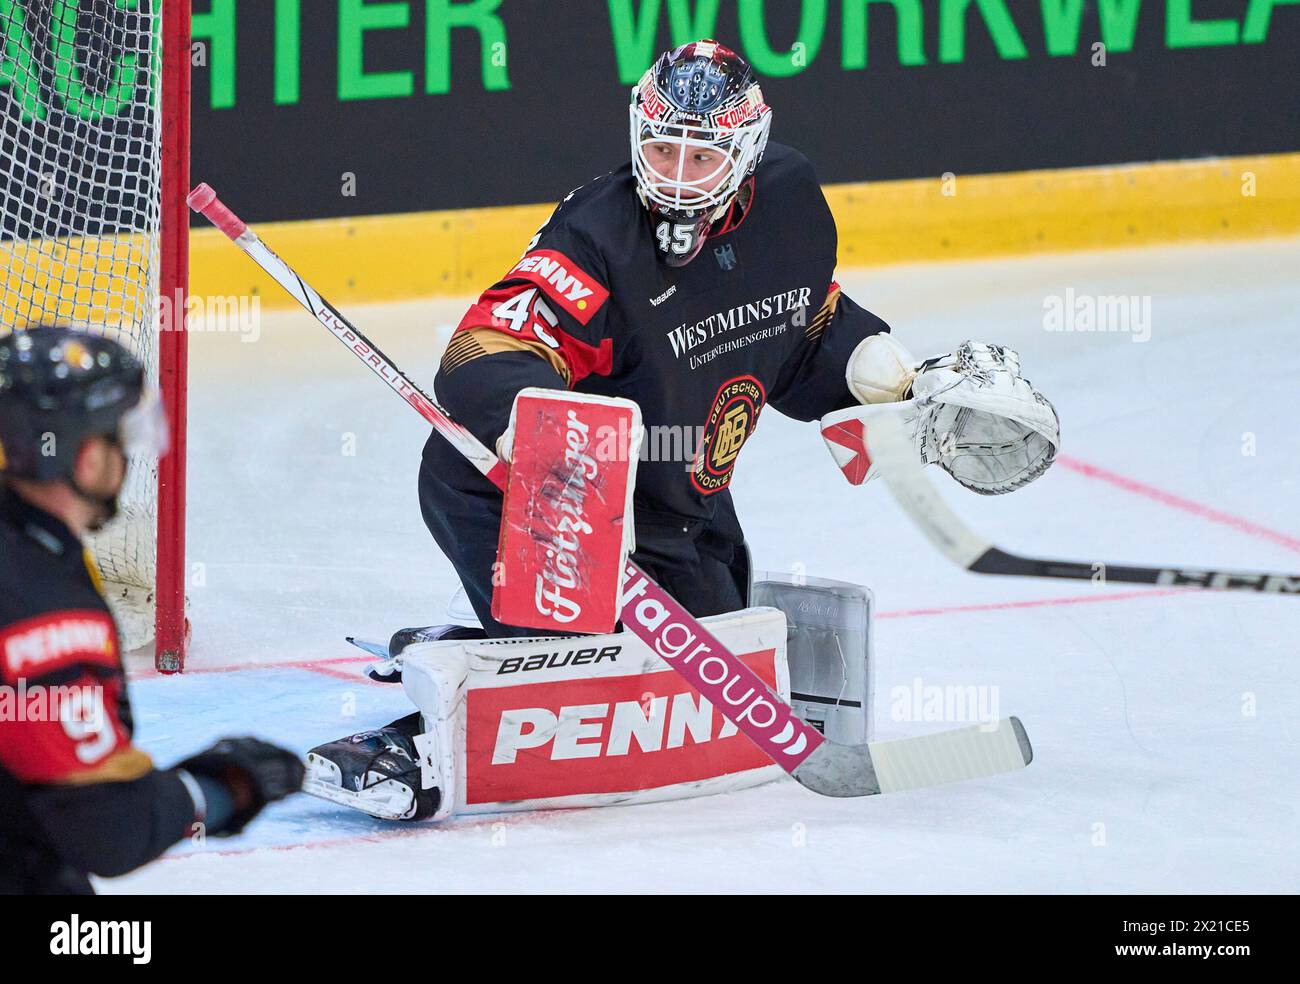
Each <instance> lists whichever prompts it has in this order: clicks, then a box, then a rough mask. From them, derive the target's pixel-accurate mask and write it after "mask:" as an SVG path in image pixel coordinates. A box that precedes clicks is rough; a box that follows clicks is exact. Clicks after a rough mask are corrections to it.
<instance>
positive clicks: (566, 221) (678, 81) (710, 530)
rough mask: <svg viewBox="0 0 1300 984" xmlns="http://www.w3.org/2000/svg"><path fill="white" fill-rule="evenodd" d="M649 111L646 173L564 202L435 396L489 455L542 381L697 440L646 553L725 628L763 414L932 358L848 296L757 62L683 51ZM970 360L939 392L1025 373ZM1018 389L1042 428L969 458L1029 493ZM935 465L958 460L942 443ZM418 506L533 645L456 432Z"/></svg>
mask: <svg viewBox="0 0 1300 984" xmlns="http://www.w3.org/2000/svg"><path fill="white" fill-rule="evenodd" d="M629 116H630V126H631V151H632V160H631V162H630V163H629V164H626V165H624V166H623V167H621V168H619V169H618V170H616V171H612V172H610V173H609V174H606V175H604V176H603V177H599V178H597V179H595V180H594V181H592V182H590V183H588V184H586V185H584V186H583V187H581V188H579V189H577V190H576V191H573V192H571V193H570V194H569V195H568V196H567V197H566V198H565V199H564V201H563V202H562V203H561V204H560V206H559V207H558V208H557V209H556V210H555V213H554V214H553V215H552V216H551V218H550V220H549V221H548V222H547V223H546V225H545V226H543V227H542V229H541V231H540V232H539V233H538V234H537V235H536V236H535V237H534V238H533V241H532V242H531V243H530V244H529V245H528V249H527V250H526V252H525V254H524V258H523V259H522V260H521V261H520V262H519V263H518V264H517V265H516V266H515V267H514V269H512V270H511V271H510V272H509V273H507V274H506V276H505V277H503V278H502V279H501V280H500V281H498V282H497V283H495V284H493V285H492V286H491V287H490V288H489V289H488V290H487V291H485V292H484V293H483V295H482V296H481V297H480V298H479V300H478V302H477V303H475V304H474V305H473V306H472V307H471V308H470V309H469V311H468V312H467V313H466V314H465V316H464V318H463V319H462V320H461V322H460V325H459V326H458V328H457V329H456V332H455V334H454V335H453V337H452V340H451V343H450V345H449V346H448V348H447V351H446V354H445V356H444V358H443V361H442V367H441V370H440V372H439V373H438V376H437V378H436V380H435V382H434V386H435V392H436V395H437V398H438V400H439V402H440V403H441V404H442V405H443V406H445V407H446V408H447V409H448V410H449V411H450V412H451V414H452V416H453V417H454V418H455V419H456V420H458V421H460V422H461V423H463V424H464V425H466V426H467V427H469V429H470V430H471V431H473V432H474V434H475V435H476V436H477V437H478V438H479V439H480V440H482V441H483V442H485V443H486V444H488V445H489V446H492V445H493V444H494V443H495V442H496V441H497V440H498V439H499V438H500V437H501V436H502V434H503V433H504V432H505V430H506V429H507V426H508V423H509V417H510V410H511V404H512V401H513V399H514V397H515V394H516V393H518V392H519V390H521V389H523V388H524V387H526V386H536V387H543V388H548V389H568V390H575V391H579V392H584V393H594V394H601V395H607V396H621V397H626V398H629V399H631V400H634V401H636V403H637V404H638V405H639V406H640V408H641V414H642V418H643V421H644V424H645V427H646V430H647V434H648V435H649V438H650V439H654V438H655V436H656V435H657V434H665V433H666V434H671V435H677V434H689V435H692V436H695V435H699V436H700V439H699V441H698V442H697V443H698V446H697V447H693V448H689V449H688V455H689V458H688V461H686V462H685V463H683V462H682V461H681V460H657V457H656V456H645V455H644V454H643V457H642V459H641V461H640V462H639V464H638V471H637V476H636V497H635V513H636V542H637V547H638V550H637V553H636V554H635V555H634V559H635V560H636V561H637V562H638V563H639V564H641V565H642V567H643V568H644V569H645V570H646V571H647V572H648V573H649V574H650V575H651V576H652V577H654V578H656V579H657V580H658V581H659V583H660V584H662V585H663V586H664V587H666V588H667V589H668V590H669V591H670V592H671V593H672V594H673V595H674V596H675V597H676V598H678V599H679V600H680V601H681V602H682V604H684V605H685V606H686V607H687V608H688V609H690V610H691V612H692V613H694V614H696V615H711V614H715V613H718V612H723V611H731V610H735V609H737V608H741V607H744V604H745V591H746V586H747V578H748V571H747V552H746V550H745V548H744V543H745V541H744V536H743V534H742V532H741V527H740V524H739V522H738V521H737V518H736V514H735V511H734V509H733V508H732V501H731V495H730V493H729V492H728V489H727V486H728V485H729V484H730V482H731V477H732V473H733V470H734V468H735V467H736V463H737V458H738V456H739V454H740V452H741V448H742V446H743V445H744V443H745V441H746V440H747V439H748V438H749V436H750V435H751V434H752V433H753V431H754V428H755V426H756V425H757V423H758V420H759V417H760V415H761V414H762V412H763V411H764V409H765V408H767V407H769V406H770V407H772V408H774V409H775V410H777V411H779V412H781V413H783V414H785V415H786V416H789V417H794V418H796V419H798V420H816V419H818V418H821V417H824V416H825V415H827V414H829V413H831V412H833V411H836V410H843V409H845V408H849V407H855V406H860V405H862V404H879V403H885V402H892V401H899V400H903V399H904V398H906V397H909V396H910V395H911V394H910V392H909V389H910V387H911V385H912V382H913V379H914V377H915V376H916V371H917V368H918V362H917V360H916V359H915V358H913V357H912V356H911V355H910V354H909V353H908V352H907V350H906V349H904V348H903V346H901V345H900V344H898V343H897V342H895V341H893V339H891V338H890V337H889V335H888V334H887V333H888V331H889V326H888V325H886V324H885V323H884V322H883V321H882V320H881V319H880V318H878V317H876V316H875V315H874V314H872V313H871V312H869V311H866V310H864V309H863V308H862V307H860V306H859V305H858V304H856V303H854V301H853V300H852V299H851V298H849V297H848V296H846V295H845V294H844V293H843V292H842V291H841V290H840V288H839V286H838V285H837V284H836V283H835V280H834V273H835V258H836V257H835V253H836V234H835V221H834V219H833V218H832V216H831V213H830V209H829V208H828V207H827V204H826V200H825V198H824V197H823V195H822V191H821V188H820V186H819V185H818V182H817V177H816V175H815V173H814V172H813V168H812V165H811V164H809V162H808V160H807V159H806V158H805V157H804V156H803V155H802V154H800V153H799V152H798V151H796V150H793V149H792V148H789V147H785V146H782V145H781V144H778V143H774V142H769V140H768V131H769V130H770V128H771V125H772V117H773V113H772V110H771V109H770V108H769V107H768V105H767V104H766V102H764V100H763V94H762V90H761V88H760V87H759V85H758V82H757V81H756V80H755V78H754V74H753V72H752V71H751V70H750V67H749V66H748V64H746V63H745V61H744V60H743V59H741V58H740V57H739V56H738V55H736V54H735V53H734V52H732V51H730V50H728V49H727V48H725V47H723V46H722V45H720V44H718V43H716V42H713V41H697V42H694V43H692V44H687V45H684V46H682V47H680V48H677V49H676V50H674V51H671V52H668V53H666V54H664V55H663V56H662V57H660V58H659V60H658V61H657V62H656V63H655V64H654V66H653V67H652V68H651V69H650V70H649V71H647V72H646V73H645V75H644V77H643V78H642V79H641V81H640V82H639V83H638V84H637V86H636V87H635V88H634V89H633V92H632V102H631V107H630V112H629ZM959 355H960V356H961V358H960V359H958V358H957V357H955V356H954V357H948V358H946V359H944V360H939V361H932V363H931V365H930V369H931V370H932V371H934V370H938V369H942V370H944V372H943V374H942V375H941V376H940V377H936V378H935V380H934V382H935V383H938V384H940V385H939V386H930V387H929V388H928V389H927V393H930V392H931V391H933V390H935V389H938V388H942V387H943V386H948V385H950V384H952V383H953V382H954V381H955V379H957V378H962V379H969V378H971V373H970V372H969V371H967V368H969V367H974V366H975V365H976V364H977V363H980V364H982V365H983V369H982V370H981V372H982V373H983V374H984V375H987V370H995V371H996V373H997V374H1000V376H1001V377H1002V378H1001V382H1002V384H1003V387H1004V388H1005V387H1013V386H1014V384H1015V381H1016V380H1017V379H1018V378H1019V377H1018V370H1017V367H1016V365H1015V360H1014V357H1013V354H1010V353H1006V352H1005V350H1001V349H997V348H994V347H990V346H980V345H968V346H966V347H965V348H964V349H963V350H962V351H960V352H959ZM959 362H960V363H961V366H962V367H967V368H961V367H959V365H958V363H959ZM959 369H960V371H959ZM957 388H958V389H961V387H960V386H959V387H957ZM1017 392H1018V395H1019V396H1020V398H1021V407H1022V413H1021V416H1022V417H1023V418H1024V419H1023V420H1020V421H1018V422H1013V423H1011V424H1006V421H1007V418H1006V417H1005V416H1003V417H1002V418H1001V419H1002V420H1003V422H1004V427H1008V428H1009V429H1008V430H1007V432H1006V434H1005V435H1003V437H1004V438H1007V437H1009V439H1010V440H1011V441H1012V443H1013V444H1014V445H1015V446H1014V447H1008V448H1005V449H1003V451H1002V453H1001V455H1000V458H999V462H1000V464H994V463H993V462H991V461H986V462H984V465H985V467H984V470H983V471H981V470H980V469H979V468H971V467H970V465H971V463H970V462H967V466H968V470H969V471H970V472H971V474H972V475H974V476H975V481H976V482H982V483H984V484H985V485H986V486H987V487H988V489H990V490H991V489H992V488H995V487H1002V486H1008V485H1011V484H1013V483H1015V482H1020V483H1023V482H1024V481H1027V480H1028V479H1029V478H1031V477H1033V476H1034V475H1037V474H1038V473H1040V472H1041V471H1042V470H1044V469H1045V468H1046V467H1047V465H1048V464H1049V463H1050V460H1051V455H1052V453H1054V448H1055V440H1056V437H1055V426H1056V423H1055V415H1054V413H1052V411H1051V408H1050V405H1048V404H1046V401H1042V400H1040V399H1037V398H1034V396H1033V395H1032V390H1029V389H1028V388H1027V386H1024V385H1021V386H1020V387H1019V390H1018V391H1017ZM948 396H949V397H950V398H951V397H959V396H960V394H959V393H957V392H953V391H952V390H949V391H948ZM967 402H969V401H967ZM958 403H961V400H960V399H958V400H956V401H955V402H954V403H950V404H948V405H949V407H950V408H951V407H952V406H955V405H957V404H958ZM942 405H943V404H941V403H940V402H938V401H936V402H934V403H933V404H931V405H930V406H928V407H927V408H924V412H918V421H917V422H918V424H919V425H920V426H918V441H922V440H923V439H924V438H925V436H926V434H927V433H929V432H930V431H935V433H937V434H940V435H941V434H944V433H946V434H948V435H949V437H948V439H947V442H946V444H945V446H946V447H950V448H951V449H952V450H951V451H950V452H949V453H948V454H947V455H946V457H947V459H948V461H949V462H952V461H957V460H962V459H963V458H967V457H969V456H970V454H971V453H972V452H971V451H970V450H969V449H967V447H966V446H967V445H975V444H979V443H987V441H986V440H985V438H987V437H988V436H989V435H988V434H987V433H984V432H983V431H982V430H980V429H979V428H976V429H975V430H967V431H966V432H963V433H958V432H956V430H955V429H954V428H953V427H952V426H951V424H952V423H953V422H954V421H953V420H952V419H951V418H953V417H954V415H955V411H953V410H951V409H950V410H949V412H946V413H940V412H939V410H940V407H941V406H942ZM989 405H990V406H992V405H993V404H991V403H990V404H989ZM976 409H978V406H976ZM925 418H930V419H925ZM966 426H967V428H969V427H971V426H972V425H971V424H970V422H969V421H968V422H966ZM972 438H975V439H974V440H972ZM930 443H933V444H934V446H933V447H930V446H929V444H930ZM923 453H925V454H927V455H928V456H929V457H930V458H931V459H933V460H939V456H940V455H941V454H943V452H942V450H941V448H940V447H939V442H937V441H936V442H926V447H925V448H924V449H923ZM990 469H991V470H990ZM420 501H421V505H422V507H423V512H424V520H425V523H426V524H427V525H428V527H429V529H430V531H431V532H432V533H433V536H434V539H436V540H437V542H438V545H439V546H440V547H441V548H442V550H443V552H444V553H445V554H446V555H447V556H448V557H449V558H450V559H451V561H452V563H453V564H454V565H455V566H456V570H457V572H458V573H459V575H460V578H461V581H462V582H463V584H464V586H465V590H466V592H467V594H468V595H469V600H470V602H471V604H472V605H473V607H474V611H475V612H476V613H477V615H478V617H479V620H480V621H481V622H482V624H483V626H484V627H485V629H486V630H487V631H488V633H489V634H490V635H509V634H516V633H517V632H518V630H516V629H513V628H512V627H510V626H504V625H501V624H499V623H497V622H495V621H494V620H493V619H492V617H491V612H490V601H491V593H492V583H491V572H492V564H493V561H494V559H495V554H496V547H497V531H498V527H499V525H500V519H501V501H500V497H499V496H498V495H497V494H496V492H495V490H494V489H492V488H491V486H490V485H489V484H488V482H487V481H486V480H485V479H484V478H483V477H482V476H481V475H479V473H478V472H477V471H476V470H475V469H474V468H473V467H471V466H470V465H469V464H467V463H466V462H465V461H464V460H463V459H462V458H461V456H460V455H459V454H458V453H457V452H456V451H455V450H453V449H452V448H451V447H450V446H449V445H448V444H447V443H446V442H445V441H444V440H443V439H442V438H441V437H440V436H438V435H437V434H436V433H435V434H433V435H432V436H430V438H429V441H428V443H427V444H426V446H425V449H424V461H423V467H422V468H421V471H420Z"/></svg>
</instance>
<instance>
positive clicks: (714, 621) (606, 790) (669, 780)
mask: <svg viewBox="0 0 1300 984" xmlns="http://www.w3.org/2000/svg"><path fill="white" fill-rule="evenodd" d="M701 621H702V622H703V623H704V624H705V625H707V626H708V628H709V630H710V631H711V632H712V633H713V634H714V635H716V636H717V638H718V640H719V641H720V642H722V643H723V645H725V646H727V648H728V649H730V650H731V651H732V652H733V653H735V654H737V656H739V657H740V658H741V659H742V660H743V661H744V662H745V663H746V664H747V665H748V666H749V667H750V668H751V669H752V670H754V672H755V673H757V674H758V676H759V677H760V678H761V679H762V680H763V682H764V683H766V684H767V685H768V686H769V687H771V688H772V690H773V691H775V692H776V693H777V694H778V695H779V696H780V697H781V699H782V700H784V701H788V700H789V699H790V682H789V672H788V669H787V666H786V618H785V615H784V614H782V613H781V612H780V611H777V610H775V609H770V608H751V609H745V610H744V611H740V612H731V613H728V614H725V615H716V616H712V617H709V618H705V619H702V620H701ZM403 663H404V666H403V675H402V682H403V686H404V687H405V689H406V692H407V694H408V696H410V698H411V699H412V700H413V701H414V702H415V705H416V706H417V707H418V708H419V709H420V711H421V713H422V715H423V720H424V728H425V731H426V732H427V733H426V734H425V735H422V736H420V738H418V739H417V745H418V746H419V747H420V749H421V751H422V753H424V757H425V759H426V763H425V768H426V770H429V771H430V772H431V773H436V776H435V775H431V776H430V777H429V779H430V781H429V782H427V783H426V785H429V784H436V785H438V786H439V787H440V788H441V789H442V791H443V795H442V802H441V805H440V807H439V810H438V813H437V814H436V815H435V817H434V819H435V820H437V819H443V818H445V817H447V816H450V815H452V814H470V813H498V812H503V811H518V810H536V809H557V808H565V807H590V806H610V805H615V804H630V803H646V802H653V801H658V800H668V799H681V798H686V797H693V796H703V795H707V794H711V793H717V792H726V791H730V790H734V789H745V788H748V787H750V786H756V785H759V784H760V783H764V782H768V781H770V780H772V779H776V778H779V777H780V776H782V775H783V774H784V773H783V771H782V770H781V767H780V766H778V765H775V764H773V763H772V761H771V760H770V759H769V758H768V757H767V756H766V755H764V754H763V752H761V751H760V750H759V749H758V748H757V747H756V746H755V745H754V744H752V743H751V742H750V740H749V739H748V738H746V737H745V736H744V735H743V734H741V733H740V732H739V731H737V729H736V727H735V726H734V725H732V724H731V723H730V722H728V721H727V720H726V718H724V717H723V715H722V714H721V713H720V712H719V711H718V710H717V709H715V708H714V707H713V706H712V705H711V704H710V703H709V702H708V701H707V700H706V699H705V698H704V697H702V696H700V695H699V694H698V693H696V692H695V691H694V690H693V689H692V688H691V686H690V684H689V683H687V682H686V681H685V680H684V679H683V678H682V677H681V676H679V675H678V674H677V673H676V672H675V671H674V670H673V669H672V668H671V667H670V666H669V665H668V663H667V662H665V661H664V660H663V658H662V657H660V656H659V655H658V654H657V653H656V652H654V651H653V650H652V649H650V648H649V647H648V646H646V644H645V643H643V642H641V641H640V640H638V639H637V638H636V637H635V636H633V635H631V634H630V633H613V634H610V635H603V636H593V637H582V638H572V637H570V638H557V639H537V638H529V639H490V640H474V641H465V640H461V641H439V642H431V643H424V644H419V645H415V646H411V647H410V648H408V649H407V650H405V652H404V653H403ZM726 698H727V699H728V700H729V701H731V702H733V703H734V704H735V705H737V706H744V705H745V704H746V701H747V700H751V699H752V695H751V694H748V693H745V692H741V693H728V694H726Z"/></svg>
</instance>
